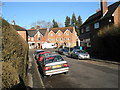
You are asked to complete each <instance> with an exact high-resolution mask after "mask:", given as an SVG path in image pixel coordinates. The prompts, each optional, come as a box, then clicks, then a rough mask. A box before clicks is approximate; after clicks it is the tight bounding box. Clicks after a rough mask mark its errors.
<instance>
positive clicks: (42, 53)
mask: <svg viewBox="0 0 120 90" xmlns="http://www.w3.org/2000/svg"><path fill="white" fill-rule="evenodd" d="M45 53H50V52H40V53H39V54H45Z"/></svg>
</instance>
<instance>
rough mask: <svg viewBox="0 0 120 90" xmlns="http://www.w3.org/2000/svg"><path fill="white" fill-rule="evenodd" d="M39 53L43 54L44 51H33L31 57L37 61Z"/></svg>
mask: <svg viewBox="0 0 120 90" xmlns="http://www.w3.org/2000/svg"><path fill="white" fill-rule="evenodd" d="M41 52H44V50H35V51H34V54H33V57H34V58H35V59H36V60H37V55H38V54H39V53H41Z"/></svg>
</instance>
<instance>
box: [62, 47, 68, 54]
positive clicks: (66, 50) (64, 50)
mask: <svg viewBox="0 0 120 90" xmlns="http://www.w3.org/2000/svg"><path fill="white" fill-rule="evenodd" d="M62 53H63V55H66V56H67V55H68V53H69V50H68V49H67V48H64V49H63V50H62Z"/></svg>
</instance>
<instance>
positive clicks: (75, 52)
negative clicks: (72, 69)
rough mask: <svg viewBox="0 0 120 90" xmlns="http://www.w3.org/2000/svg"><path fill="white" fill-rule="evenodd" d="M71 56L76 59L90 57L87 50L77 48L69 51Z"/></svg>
mask: <svg viewBox="0 0 120 90" xmlns="http://www.w3.org/2000/svg"><path fill="white" fill-rule="evenodd" d="M71 57H74V58H78V59H90V55H89V54H88V52H86V51H84V50H79V49H74V50H73V51H72V53H71Z"/></svg>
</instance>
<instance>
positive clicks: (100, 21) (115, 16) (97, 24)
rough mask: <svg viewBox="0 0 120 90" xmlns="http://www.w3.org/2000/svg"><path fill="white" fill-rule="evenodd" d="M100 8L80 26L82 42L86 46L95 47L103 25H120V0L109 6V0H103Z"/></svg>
mask: <svg viewBox="0 0 120 90" xmlns="http://www.w3.org/2000/svg"><path fill="white" fill-rule="evenodd" d="M100 7H101V8H100V9H99V10H97V11H96V13H95V14H93V15H91V16H89V17H88V19H87V20H86V21H85V22H84V23H83V24H82V25H81V27H80V36H79V39H80V43H81V45H83V46H85V47H91V48H94V47H95V44H94V42H95V40H96V35H97V32H98V31H99V30H100V29H102V28H103V27H109V26H111V25H116V26H118V25H120V1H118V2H115V3H113V4H111V5H110V6H107V0H101V2H100Z"/></svg>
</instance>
